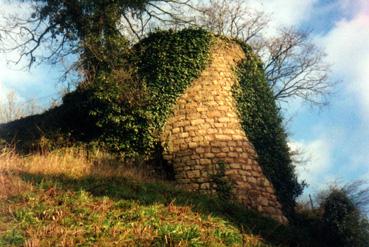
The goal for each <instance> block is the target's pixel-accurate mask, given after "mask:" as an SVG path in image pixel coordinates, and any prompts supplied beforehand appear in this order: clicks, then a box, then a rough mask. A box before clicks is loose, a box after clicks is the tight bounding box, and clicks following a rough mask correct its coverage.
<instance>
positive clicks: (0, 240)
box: [0, 148, 268, 247]
mask: <svg viewBox="0 0 369 247" xmlns="http://www.w3.org/2000/svg"><path fill="white" fill-rule="evenodd" d="M27 176H28V177H27ZM130 181H132V182H130ZM148 181H150V183H147V182H148ZM190 197H191V195H189V194H188V193H187V194H185V193H182V192H178V191H175V190H174V189H173V188H172V186H171V185H170V184H166V183H159V182H158V181H155V179H153V178H152V176H151V172H149V171H148V170H147V169H143V168H142V167H141V168H137V167H134V166H133V165H128V164H126V163H123V162H122V161H119V160H117V159H115V158H114V157H113V156H111V155H109V154H107V153H105V152H100V151H96V152H88V151H86V150H85V149H82V148H66V149H59V150H55V151H53V152H49V153H44V154H34V155H29V156H20V155H18V154H16V153H15V152H14V150H12V149H4V150H2V152H0V202H5V203H0V245H2V244H3V245H4V244H5V246H26V247H39V246H77V245H83V246H268V245H265V244H264V243H263V240H262V239H261V238H260V237H258V236H255V235H252V234H241V232H240V230H239V229H238V228H237V227H235V226H234V225H233V224H232V223H231V222H229V221H227V220H224V219H222V218H219V217H215V216H212V215H209V214H203V213H200V212H197V211H196V210H194V209H193V205H191V204H192V203H193V202H195V201H196V200H197V201H201V203H207V204H206V205H209V206H207V207H209V208H211V207H213V202H212V201H209V202H208V201H206V200H208V199H206V198H202V197H200V198H199V197H198V196H195V197H194V198H195V199H191V198H190ZM176 200H178V201H182V202H186V203H180V204H177V203H176ZM188 200H194V201H193V202H192V203H187V201H188ZM168 202H170V203H168ZM204 205H205V204H204Z"/></svg>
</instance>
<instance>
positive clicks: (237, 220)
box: [20, 172, 292, 245]
mask: <svg viewBox="0 0 369 247" xmlns="http://www.w3.org/2000/svg"><path fill="white" fill-rule="evenodd" d="M20 177H21V178H22V179H23V180H25V181H28V182H31V183H33V184H34V185H35V186H38V187H40V188H43V189H48V188H50V187H53V186H56V187H57V188H59V189H62V190H72V191H81V190H83V191H87V192H89V193H91V194H92V195H93V196H97V197H100V196H101V197H102V196H106V197H109V198H110V199H112V200H115V201H118V200H134V201H136V202H138V203H140V204H141V205H151V204H155V203H161V204H164V205H169V204H170V203H171V202H174V203H175V204H176V205H178V206H190V207H191V208H192V210H193V211H195V212H198V213H201V214H211V215H214V216H218V217H221V218H223V219H226V220H228V221H231V222H232V223H234V224H235V225H236V226H238V227H239V229H241V231H244V232H245V233H252V234H257V235H260V236H262V237H263V239H265V240H266V241H268V242H270V243H272V244H275V245H280V244H282V245H291V242H290V237H289V236H291V234H292V232H291V229H290V227H287V226H283V225H279V224H278V223H277V222H275V221H274V220H272V219H270V218H267V217H263V216H261V215H260V214H258V213H256V212H254V211H251V210H247V209H245V208H244V207H242V206H241V205H237V204H234V203H230V202H225V201H222V200H220V199H218V198H216V197H210V196H207V195H204V194H200V193H194V192H192V193H191V192H185V191H182V190H178V189H175V188H174V186H171V185H170V184H167V183H145V182H137V181H133V180H129V179H126V178H121V177H109V178H102V177H92V176H88V177H82V178H78V179H75V178H71V177H67V176H65V175H52V176H51V175H44V174H33V173H26V172H22V173H20Z"/></svg>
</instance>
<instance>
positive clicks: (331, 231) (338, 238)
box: [321, 189, 369, 247]
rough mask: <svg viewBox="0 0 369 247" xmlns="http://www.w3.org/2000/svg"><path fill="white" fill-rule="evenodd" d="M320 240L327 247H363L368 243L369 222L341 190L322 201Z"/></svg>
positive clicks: (336, 190)
mask: <svg viewBox="0 0 369 247" xmlns="http://www.w3.org/2000/svg"><path fill="white" fill-rule="evenodd" d="M321 207H322V209H323V210H324V213H323V215H322V226H323V231H322V236H321V237H322V239H323V240H324V242H325V243H326V244H327V245H328V246H343V247H345V246H347V247H348V246H350V247H364V246H368V243H369V222H368V219H367V218H366V217H365V216H363V215H362V214H361V212H360V210H359V208H358V207H357V205H355V202H354V201H353V200H352V199H351V198H349V195H348V194H347V193H346V192H345V191H344V190H342V189H333V190H332V191H331V192H330V194H329V195H328V196H327V197H326V198H325V199H324V200H323V202H322V205H321Z"/></svg>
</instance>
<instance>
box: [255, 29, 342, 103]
mask: <svg viewBox="0 0 369 247" xmlns="http://www.w3.org/2000/svg"><path fill="white" fill-rule="evenodd" d="M259 55H260V56H261V57H262V58H263V59H264V69H265V76H266V78H267V80H268V82H269V84H270V85H271V87H272V88H273V91H274V97H275V99H277V100H280V101H288V100H290V99H291V98H296V97H297V98H301V99H303V100H306V101H308V102H310V103H313V104H316V105H321V104H325V103H326V96H327V95H328V94H329V93H330V92H331V90H332V89H333V86H334V84H335V82H334V81H331V80H330V78H329V72H330V66H329V64H327V63H326V62H325V61H324V58H325V53H324V52H323V51H321V50H320V49H319V48H318V47H317V46H316V45H315V44H314V43H313V42H312V41H311V40H310V38H309V34H308V33H306V32H299V31H296V30H294V29H292V28H290V29H283V30H280V31H279V34H278V35H277V36H275V37H272V38H269V39H266V40H265V41H264V42H263V47H262V48H261V49H259Z"/></svg>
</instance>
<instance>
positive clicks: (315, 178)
mask: <svg viewBox="0 0 369 247" xmlns="http://www.w3.org/2000/svg"><path fill="white" fill-rule="evenodd" d="M289 146H290V148H291V150H293V151H294V150H297V151H298V152H301V154H300V157H299V158H301V159H303V160H304V162H303V164H297V165H296V172H297V175H298V178H299V180H300V181H302V180H304V181H306V182H307V183H308V184H309V187H310V188H311V189H313V190H319V189H321V188H322V186H324V185H326V182H324V183H322V181H326V180H327V178H328V177H329V173H330V170H331V168H332V151H333V145H332V143H331V142H330V141H329V140H328V139H327V138H325V137H321V138H319V139H315V140H312V141H309V142H301V141H300V142H298V141H291V142H290V143H289Z"/></svg>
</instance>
